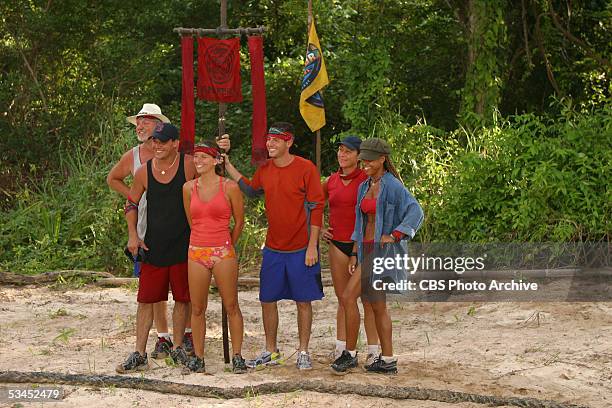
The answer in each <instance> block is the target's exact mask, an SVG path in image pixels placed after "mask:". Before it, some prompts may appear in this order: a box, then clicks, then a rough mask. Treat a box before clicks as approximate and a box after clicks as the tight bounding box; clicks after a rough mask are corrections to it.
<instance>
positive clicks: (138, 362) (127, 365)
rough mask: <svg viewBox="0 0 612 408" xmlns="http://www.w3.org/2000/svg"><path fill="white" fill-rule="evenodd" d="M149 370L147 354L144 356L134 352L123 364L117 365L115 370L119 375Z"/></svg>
mask: <svg viewBox="0 0 612 408" xmlns="http://www.w3.org/2000/svg"><path fill="white" fill-rule="evenodd" d="M148 369H149V360H148V359H147V353H144V356H143V355H141V354H140V353H139V352H137V351H135V352H133V353H132V354H130V355H129V356H128V358H127V360H125V361H124V362H123V363H121V364H119V365H118V366H117V367H116V368H115V370H116V371H117V372H118V373H119V374H126V373H131V372H134V371H144V370H148Z"/></svg>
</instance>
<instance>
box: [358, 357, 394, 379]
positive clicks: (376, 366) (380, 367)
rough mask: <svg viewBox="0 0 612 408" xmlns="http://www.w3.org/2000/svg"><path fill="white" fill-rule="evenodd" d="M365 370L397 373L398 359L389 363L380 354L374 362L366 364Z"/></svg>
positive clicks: (378, 372)
mask: <svg viewBox="0 0 612 408" xmlns="http://www.w3.org/2000/svg"><path fill="white" fill-rule="evenodd" d="M365 370H366V372H368V373H377V374H397V360H395V361H392V362H390V363H387V362H385V360H383V358H382V355H379V356H378V357H376V358H375V359H374V362H373V363H372V364H370V365H367V366H365Z"/></svg>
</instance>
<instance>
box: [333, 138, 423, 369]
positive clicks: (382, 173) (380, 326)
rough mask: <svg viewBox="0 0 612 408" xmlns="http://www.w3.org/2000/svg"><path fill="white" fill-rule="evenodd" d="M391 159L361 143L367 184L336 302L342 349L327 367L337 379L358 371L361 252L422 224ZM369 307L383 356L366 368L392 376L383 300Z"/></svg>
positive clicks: (378, 142)
mask: <svg viewBox="0 0 612 408" xmlns="http://www.w3.org/2000/svg"><path fill="white" fill-rule="evenodd" d="M390 154H391V148H390V147H389V144H388V143H387V142H385V141H384V140H382V139H378V138H371V139H367V140H364V141H363V142H362V143H361V152H360V154H359V159H360V160H361V161H362V163H363V170H364V171H365V172H366V174H367V175H368V179H367V180H366V181H364V182H363V183H362V184H361V185H360V186H359V191H358V194H357V206H356V208H355V213H356V218H355V230H354V232H353V235H352V237H351V239H352V240H353V242H354V244H353V253H352V254H351V258H350V261H349V273H350V274H351V275H352V276H351V278H350V280H349V283H348V285H347V287H346V290H345V291H344V293H343V295H342V299H341V302H342V306H343V308H344V311H345V321H346V350H344V351H343V352H342V355H341V356H340V357H338V359H336V361H335V362H334V363H333V364H332V366H331V369H332V372H333V373H335V374H339V375H343V374H346V373H347V372H349V371H351V370H352V369H353V368H356V367H357V352H356V345H357V336H358V332H359V309H358V306H357V298H359V296H360V295H361V284H362V283H361V263H362V261H363V256H364V249H365V250H366V251H372V250H373V248H374V243H376V244H377V245H384V244H387V243H394V242H398V241H400V240H402V239H412V238H413V237H414V235H415V234H416V232H417V230H418V229H419V227H420V226H421V223H422V222H423V210H422V209H421V206H420V205H419V203H418V202H417V201H416V199H415V198H414V197H413V196H412V194H410V192H409V191H408V190H407V189H406V188H405V187H404V185H403V183H402V181H401V179H400V177H399V175H398V174H397V171H396V170H395V168H394V167H393V165H392V164H391V162H390V160H389V155H390ZM364 244H365V246H364ZM371 306H372V309H373V311H374V318H375V321H376V330H377V332H378V337H379V339H380V345H381V348H382V353H381V355H380V356H378V358H377V359H375V360H374V362H373V363H372V364H369V365H366V366H365V369H366V371H367V372H370V373H383V374H395V373H397V359H396V358H395V357H394V356H393V341H392V326H391V318H390V317H389V312H388V310H387V305H386V301H385V300H384V296H382V299H380V300H379V299H371Z"/></svg>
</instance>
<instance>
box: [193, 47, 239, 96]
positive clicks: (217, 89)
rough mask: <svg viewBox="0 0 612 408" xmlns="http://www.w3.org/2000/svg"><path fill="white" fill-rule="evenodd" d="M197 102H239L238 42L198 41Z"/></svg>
mask: <svg viewBox="0 0 612 408" xmlns="http://www.w3.org/2000/svg"><path fill="white" fill-rule="evenodd" d="M197 90H198V98H199V99H204V100H207V101H213V102H242V89H241V80H240V38H230V39H227V40H218V39H216V38H207V37H202V38H198V85H197Z"/></svg>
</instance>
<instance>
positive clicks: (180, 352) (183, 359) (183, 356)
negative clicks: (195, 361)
mask: <svg viewBox="0 0 612 408" xmlns="http://www.w3.org/2000/svg"><path fill="white" fill-rule="evenodd" d="M170 357H171V358H172V361H174V364H182V365H185V364H187V362H188V361H189V356H188V355H187V353H186V352H185V349H184V348H182V347H181V346H178V347H177V348H175V349H174V350H172V351H171V352H170Z"/></svg>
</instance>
